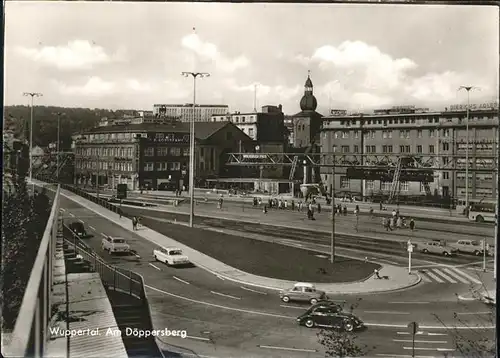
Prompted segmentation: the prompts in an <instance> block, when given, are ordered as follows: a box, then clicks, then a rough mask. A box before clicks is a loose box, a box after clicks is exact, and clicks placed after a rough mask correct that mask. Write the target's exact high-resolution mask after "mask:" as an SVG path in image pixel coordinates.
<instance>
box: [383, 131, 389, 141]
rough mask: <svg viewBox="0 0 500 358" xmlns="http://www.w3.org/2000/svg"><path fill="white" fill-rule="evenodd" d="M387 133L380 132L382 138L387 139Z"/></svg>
mask: <svg viewBox="0 0 500 358" xmlns="http://www.w3.org/2000/svg"><path fill="white" fill-rule="evenodd" d="M387 132H388V131H382V138H384V139H385V138H387V137H388V136H389V133H387Z"/></svg>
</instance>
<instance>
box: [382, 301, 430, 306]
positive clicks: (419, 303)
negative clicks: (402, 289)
mask: <svg viewBox="0 0 500 358" xmlns="http://www.w3.org/2000/svg"><path fill="white" fill-rule="evenodd" d="M389 303H392V304H396V305H426V304H428V303H430V302H418V301H413V302H412V301H408V302H389Z"/></svg>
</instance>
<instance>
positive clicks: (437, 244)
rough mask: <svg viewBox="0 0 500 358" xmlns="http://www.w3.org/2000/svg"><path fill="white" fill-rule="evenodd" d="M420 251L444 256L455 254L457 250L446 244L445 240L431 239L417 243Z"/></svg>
mask: <svg viewBox="0 0 500 358" xmlns="http://www.w3.org/2000/svg"><path fill="white" fill-rule="evenodd" d="M418 246H419V248H420V251H421V252H423V253H424V254H437V255H444V256H455V255H456V254H457V253H458V250H457V249H456V248H454V247H451V246H450V245H447V244H446V242H444V241H442V240H432V241H428V242H425V243H423V244H422V245H420V244H419V245H418Z"/></svg>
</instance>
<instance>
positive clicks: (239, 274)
mask: <svg viewBox="0 0 500 358" xmlns="http://www.w3.org/2000/svg"><path fill="white" fill-rule="evenodd" d="M61 194H62V195H63V196H65V197H67V198H68V199H70V200H72V201H74V202H77V203H78V204H79V205H81V206H83V207H85V208H87V209H88V210H91V211H93V212H95V213H97V214H98V215H101V216H102V217H104V218H105V219H107V220H109V221H111V222H113V223H115V224H117V225H119V226H121V227H123V228H124V229H126V230H128V231H132V230H131V228H132V224H131V220H130V219H127V218H125V217H122V218H120V217H119V215H118V214H115V213H113V212H111V211H109V210H107V209H105V208H103V207H101V206H100V205H97V204H95V203H93V202H91V201H89V200H86V199H84V198H82V197H80V196H77V195H76V194H73V193H71V192H68V191H67V190H61ZM134 233H135V234H137V235H139V236H142V237H143V238H144V239H146V240H148V241H151V242H153V243H154V244H156V245H159V246H176V247H179V248H180V249H182V250H183V251H184V253H185V254H186V255H187V256H188V257H189V259H190V260H191V261H192V262H193V263H194V264H195V265H197V266H199V267H201V268H203V269H205V270H207V271H209V272H212V273H213V274H215V275H217V276H220V277H222V278H224V279H227V280H230V281H235V282H239V283H242V284H246V285H249V286H256V287H262V288H267V289H271V290H281V289H285V288H289V287H291V286H292V285H293V284H294V283H295V282H293V281H285V280H279V279H273V278H268V277H262V276H256V275H252V274H249V273H246V272H243V271H241V270H238V269H236V268H233V267H230V266H228V265H226V264H224V263H222V262H220V261H217V260H215V259H213V258H212V257H209V256H207V255H205V254H203V253H201V252H199V251H196V250H193V249H191V248H190V247H187V246H185V245H182V244H181V243H179V242H176V241H174V240H172V239H171V238H169V237H166V236H164V235H162V234H159V233H158V232H156V231H153V230H151V229H149V228H143V229H141V230H139V231H135V232H134ZM380 272H381V274H382V275H387V276H389V278H390V279H389V280H375V279H373V277H370V278H368V279H367V280H365V281H363V282H355V283H344V284H317V287H318V289H321V290H325V291H326V292H327V293H330V294H362V293H372V292H387V291H395V290H400V289H404V288H407V287H411V286H414V285H416V284H418V283H419V282H420V281H421V278H420V276H419V275H418V274H411V275H409V274H408V272H407V270H406V269H405V268H400V267H397V266H392V265H386V264H383V265H382V269H381V270H380Z"/></svg>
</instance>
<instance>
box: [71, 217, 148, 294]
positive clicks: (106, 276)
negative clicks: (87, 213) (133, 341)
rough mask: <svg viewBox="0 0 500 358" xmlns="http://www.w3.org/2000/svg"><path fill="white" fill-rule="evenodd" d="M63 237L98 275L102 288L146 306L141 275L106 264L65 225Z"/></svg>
mask: <svg viewBox="0 0 500 358" xmlns="http://www.w3.org/2000/svg"><path fill="white" fill-rule="evenodd" d="M63 235H64V241H65V242H66V243H67V244H68V245H70V246H71V247H72V248H73V249H74V251H75V254H76V255H80V256H81V259H82V260H83V261H86V262H88V263H89V265H90V268H91V270H92V271H94V272H97V273H99V276H100V277H101V281H102V283H103V285H104V287H106V288H108V289H110V290H113V291H120V292H123V293H126V294H128V295H130V296H134V297H136V298H138V299H140V300H144V303H145V304H147V301H146V300H145V298H146V295H145V291H144V282H143V278H142V276H141V275H139V274H137V273H135V272H132V271H129V270H125V269H121V268H119V267H116V266H113V265H110V264H108V263H107V262H106V261H105V260H104V259H102V258H101V257H100V256H99V255H97V253H96V252H95V251H93V250H92V249H91V248H90V247H88V246H87V245H86V244H85V243H84V242H82V240H80V238H79V237H78V236H77V235H75V234H74V232H73V231H72V230H71V229H70V228H68V227H67V226H66V225H63Z"/></svg>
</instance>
